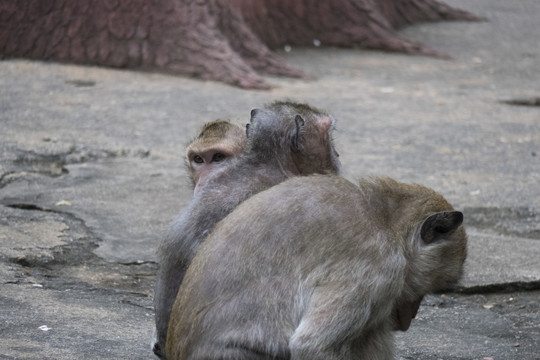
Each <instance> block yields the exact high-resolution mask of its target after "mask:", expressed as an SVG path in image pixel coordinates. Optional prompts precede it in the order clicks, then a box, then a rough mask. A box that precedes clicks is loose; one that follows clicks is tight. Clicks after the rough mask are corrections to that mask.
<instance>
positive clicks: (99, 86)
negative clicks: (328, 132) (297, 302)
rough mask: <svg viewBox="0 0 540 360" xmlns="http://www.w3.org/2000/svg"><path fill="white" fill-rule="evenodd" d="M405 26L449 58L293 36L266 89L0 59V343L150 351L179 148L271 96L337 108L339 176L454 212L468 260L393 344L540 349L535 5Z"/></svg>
mask: <svg viewBox="0 0 540 360" xmlns="http://www.w3.org/2000/svg"><path fill="white" fill-rule="evenodd" d="M447 2H448V3H451V4H452V5H455V6H458V7H461V8H465V9H467V10H470V11H472V12H474V13H476V14H478V15H481V16H485V17H487V18H489V22H484V23H436V24H424V25H419V26H414V27H410V28H407V29H405V30H404V32H405V33H406V34H407V36H408V37H410V38H414V39H417V40H420V41H423V42H425V43H428V44H430V45H431V46H432V47H435V48H438V49H441V50H444V51H446V52H448V53H450V54H452V55H453V56H454V59H453V60H451V61H443V60H438V59H431V58H425V57H410V56H404V55H398V54H385V53H378V52H367V51H360V50H343V49H324V48H318V49H295V48H293V49H292V52H290V53H287V54H284V56H286V57H287V60H288V61H290V62H291V63H294V64H295V65H297V66H299V67H301V68H302V69H303V70H305V71H306V72H307V73H308V74H309V75H311V76H312V77H313V79H312V80H310V81H299V80H294V79H280V78H269V79H268V81H269V82H270V83H272V84H273V85H274V88H273V89H272V90H271V91H268V92H259V91H245V90H240V89H235V88H230V87H227V86H225V85H222V84H218V83H211V82H199V81H195V80H190V79H185V78H178V77H172V76H165V75H160V74H151V73H137V72H131V71H117V70H110V69H103V68H96V67H81V66H71V65H59V64H51V63H43V62H31V61H24V60H10V61H3V62H0V110H1V111H0V319H2V321H0V358H5V359H73V358H92V359H151V358H152V354H151V352H150V349H149V341H150V336H151V333H152V325H153V310H152V287H153V282H154V277H155V272H156V269H157V264H156V263H155V255H154V250H155V247H156V243H157V241H159V238H160V236H161V233H162V232H163V230H164V229H165V228H166V226H167V224H168V223H169V222H170V220H171V219H172V218H173V216H174V215H175V214H176V213H177V212H178V211H179V209H181V208H182V207H183V206H184V205H186V204H187V203H188V202H189V200H190V198H191V190H190V187H189V182H188V180H187V178H186V176H185V173H184V170H183V154H184V149H185V145H186V143H188V142H189V140H190V137H191V136H193V134H194V132H195V131H196V129H197V128H198V127H199V126H200V125H201V124H203V123H204V122H207V121H210V120H213V119H215V118H223V117H229V118H231V119H233V120H237V121H239V122H241V123H242V122H245V121H247V120H248V118H249V112H250V110H251V109H252V108H254V107H258V106H261V105H262V104H264V103H266V102H269V101H272V100H274V99H278V98H284V97H290V98H294V99H298V100H302V101H307V102H309V103H312V104H314V105H316V106H318V107H320V108H323V109H326V110H328V111H329V112H330V113H332V114H333V115H335V117H336V118H337V119H338V132H337V134H336V142H337V143H338V150H339V153H340V155H341V159H342V161H343V164H344V166H345V168H346V174H345V175H346V177H348V178H350V179H354V178H357V177H359V176H366V175H389V176H392V177H394V178H396V179H399V180H401V181H406V182H418V183H421V184H424V185H427V186H429V187H432V188H434V189H435V190H437V191H439V192H441V193H442V194H443V195H444V196H445V197H446V198H447V199H448V200H449V201H450V202H451V203H452V204H453V205H454V206H455V207H456V208H458V209H461V210H463V211H464V214H465V219H466V223H465V224H466V226H467V229H468V233H469V243H470V245H469V257H468V260H467V263H466V274H465V276H464V278H463V280H462V282H461V283H460V285H459V287H458V288H457V289H455V290H454V292H452V293H446V294H435V295H431V296H428V297H427V298H426V299H425V301H424V303H423V304H422V306H421V308H420V312H419V315H418V318H417V319H416V320H415V321H414V322H413V324H412V326H411V328H410V329H409V330H408V331H407V332H406V333H399V334H397V336H396V345H397V358H400V359H484V358H493V359H495V360H498V359H540V355H539V354H540V342H539V341H538V339H540V297H539V296H540V260H539V259H540V207H539V204H540V185H539V184H540V107H538V102H537V99H538V97H539V96H540V67H539V66H538V64H539V61H540V47H539V46H538V36H537V34H539V33H540V23H539V22H538V16H540V4H539V3H538V2H537V1H534V0H522V1H517V2H508V1H504V0H489V1H488V0H479V1H475V2H468V1H465V0H451V1H447Z"/></svg>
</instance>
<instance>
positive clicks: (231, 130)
mask: <svg viewBox="0 0 540 360" xmlns="http://www.w3.org/2000/svg"><path fill="white" fill-rule="evenodd" d="M245 144H246V132H245V130H244V129H242V128H241V127H240V126H238V125H236V124H234V123H231V122H230V121H227V120H222V119H217V120H214V121H212V122H209V123H206V124H204V125H203V126H202V127H201V129H200V130H199V132H198V134H197V136H196V137H195V139H193V141H191V143H190V144H189V146H188V147H187V149H186V158H185V165H186V170H187V172H188V176H189V179H190V181H191V184H192V186H193V189H194V192H195V193H197V192H198V190H199V189H200V188H201V186H202V184H203V183H204V182H205V180H206V179H207V178H208V177H209V176H210V174H212V173H213V172H214V171H216V170H217V169H219V168H221V167H223V166H226V165H227V164H228V162H229V160H230V159H232V158H233V157H235V156H237V155H239V154H240V153H241V152H242V151H243V150H244V146H245Z"/></svg>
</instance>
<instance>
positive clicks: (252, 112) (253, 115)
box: [251, 109, 261, 119]
mask: <svg viewBox="0 0 540 360" xmlns="http://www.w3.org/2000/svg"><path fill="white" fill-rule="evenodd" d="M259 111H261V110H259V109H253V110H251V118H252V119H253V118H254V117H255V115H257V113H258V112H259Z"/></svg>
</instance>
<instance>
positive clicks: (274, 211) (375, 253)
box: [167, 175, 466, 360]
mask: <svg viewBox="0 0 540 360" xmlns="http://www.w3.org/2000/svg"><path fill="white" fill-rule="evenodd" d="M461 221H462V214H461V213H460V212H458V211H454V210H453V208H452V207H451V205H450V204H448V203H447V202H446V201H445V200H444V198H443V197H442V196H440V195H439V194H437V193H436V192H434V191H432V190H430V189H427V188H425V187H423V186H420V185H407V184H402V183H398V182H396V181H394V180H391V179H387V178H385V179H371V180H362V181H360V183H359V186H357V185H354V184H352V183H351V182H349V181H347V180H345V179H343V178H340V177H338V176H331V175H328V176H320V175H314V176H309V177H299V178H294V179H290V180H287V181H286V182H283V183H281V184H280V185H277V186H274V187H272V188H271V189H268V190H266V191H264V192H261V193H259V194H258V195H255V196H253V197H252V198H250V199H249V200H246V201H245V202H243V203H242V204H241V205H239V206H238V207H237V208H236V210H234V211H233V212H232V213H231V214H230V215H228V216H227V218H226V219H225V220H223V221H221V222H220V223H219V224H218V225H217V226H216V227H215V229H214V231H213V233H212V234H211V235H210V236H209V237H208V238H207V239H206V240H205V242H204V243H203V244H202V245H201V247H200V249H199V251H198V253H197V255H196V257H195V259H194V260H193V262H192V264H191V266H190V268H189V270H188V272H187V274H186V277H185V280H184V283H183V284H182V287H181V289H180V291H179V293H178V298H177V300H176V302H175V304H174V307H173V312H172V316H171V321H170V324H169V337H168V339H167V351H168V353H169V354H170V355H169V356H170V359H171V360H172V359H193V360H196V359H221V360H225V359H231V360H232V359H305V360H317V359H321V360H322V359H324V360H332V359H336V360H337V359H340V360H347V359H374V360H390V359H392V356H393V335H392V329H393V328H395V327H396V324H395V321H397V319H398V318H399V317H404V316H409V319H405V320H409V321H410V318H412V317H414V314H410V312H409V313H408V312H407V311H408V310H410V309H408V308H407V307H406V304H415V303H417V302H419V300H420V299H421V298H422V297H423V296H424V295H425V294H427V293H430V292H433V291H436V290H440V289H445V288H447V287H448V286H450V285H452V284H453V283H454V282H455V281H457V280H458V278H459V277H460V275H461V272H462V267H463V262H464V259H465V256H466V236H465V232H464V230H463V228H462V226H461ZM422 234H429V236H430V238H429V241H427V242H426V241H425V239H424V238H422ZM400 312H401V314H399V315H396V313H400ZM407 314H408V315H407ZM402 320H403V319H402ZM405 322H406V321H405ZM407 326H408V325H407Z"/></svg>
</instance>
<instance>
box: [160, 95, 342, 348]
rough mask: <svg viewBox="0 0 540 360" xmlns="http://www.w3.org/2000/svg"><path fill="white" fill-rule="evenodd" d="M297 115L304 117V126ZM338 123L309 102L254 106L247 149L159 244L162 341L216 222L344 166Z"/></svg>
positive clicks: (216, 177) (206, 188) (206, 186)
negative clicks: (254, 200) (274, 191)
mask: <svg viewBox="0 0 540 360" xmlns="http://www.w3.org/2000/svg"><path fill="white" fill-rule="evenodd" d="M297 115H300V116H301V117H302V119H303V120H304V125H303V126H301V127H300V128H299V126H298V123H297V121H296V120H295V119H296V117H297ZM333 124H334V120H333V119H332V118H331V117H330V116H329V115H328V114H326V113H323V112H321V111H320V110H317V109H314V108H311V107H309V106H308V105H305V104H296V103H291V102H275V103H272V104H270V105H268V106H267V107H266V108H265V109H262V110H257V111H252V119H251V123H250V124H249V125H250V126H249V129H248V131H247V133H248V138H247V143H246V147H245V150H244V152H243V153H242V154H240V155H239V156H237V157H236V158H233V159H231V160H230V163H229V165H228V166H226V167H223V168H221V169H219V170H217V171H216V172H215V173H214V174H212V175H211V176H210V177H209V178H208V180H207V181H206V182H205V183H204V185H202V187H201V189H200V191H198V192H197V193H196V194H195V195H194V197H193V200H192V201H191V203H190V204H189V205H188V206H187V207H186V208H185V209H184V210H182V212H181V213H180V214H179V215H178V217H177V218H176V219H175V220H174V221H173V223H172V225H171V227H170V231H169V232H168V235H167V236H166V237H165V239H164V241H163V242H162V244H161V245H160V248H159V251H158V258H159V262H160V270H159V272H158V276H157V283H156V290H155V296H154V305H155V311H156V329H157V337H158V344H165V339H166V333H167V326H168V322H169V316H170V311H171V308H172V305H173V302H174V299H175V298H176V295H177V292H178V288H179V286H180V284H181V282H182V279H183V277H184V274H185V271H186V269H187V267H188V265H189V264H190V262H191V260H192V259H193V257H194V256H195V253H196V251H197V248H198V246H199V244H200V243H201V242H202V241H203V240H204V238H205V237H206V236H207V235H208V234H209V233H210V231H211V230H212V229H213V228H214V226H215V224H216V223H218V222H219V221H220V220H221V219H223V218H224V217H225V216H227V215H228V214H229V213H230V212H231V211H232V210H234V208H235V207H236V206H237V205H238V204H240V203H241V202H242V201H244V200H245V199H247V198H249V197H250V196H252V195H254V194H256V193H258V192H260V191H263V190H265V189H267V188H269V187H271V186H274V185H276V184H278V183H280V182H282V181H284V180H286V179H288V178H290V177H294V176H299V175H308V174H314V173H319V174H324V173H338V172H339V171H340V168H341V164H340V162H339V160H338V158H337V156H338V155H337V153H336V151H335V149H334V146H333V143H332V138H331V132H332V130H333ZM293 144H294V146H293ZM157 346H159V345H157ZM156 354H157V355H158V356H159V355H163V354H159V353H158V352H156Z"/></svg>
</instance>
